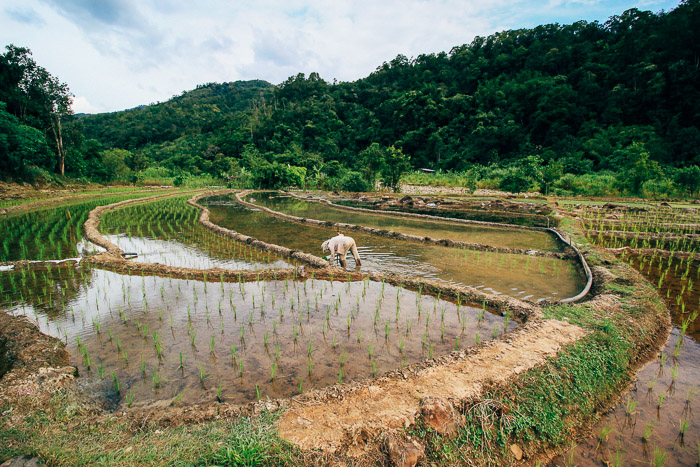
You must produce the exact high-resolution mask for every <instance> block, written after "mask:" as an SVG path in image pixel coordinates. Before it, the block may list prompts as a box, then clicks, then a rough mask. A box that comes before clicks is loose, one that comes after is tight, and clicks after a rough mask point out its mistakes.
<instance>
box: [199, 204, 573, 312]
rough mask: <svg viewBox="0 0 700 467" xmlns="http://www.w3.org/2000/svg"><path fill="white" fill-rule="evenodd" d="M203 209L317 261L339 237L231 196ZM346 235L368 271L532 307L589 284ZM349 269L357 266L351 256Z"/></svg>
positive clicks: (557, 262)
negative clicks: (510, 298)
mask: <svg viewBox="0 0 700 467" xmlns="http://www.w3.org/2000/svg"><path fill="white" fill-rule="evenodd" d="M202 203H206V204H207V206H208V208H209V210H210V212H211V215H210V218H211V221H212V222H214V223H215V224H218V225H221V226H223V227H226V228H229V229H231V230H235V231H237V232H240V233H243V234H245V235H250V236H251V237H254V238H257V239H260V240H263V241H265V242H268V243H273V244H277V245H282V246H285V247H288V248H292V249H298V250H301V251H305V252H308V253H312V254H315V255H317V256H322V255H324V254H327V253H324V252H322V251H321V243H322V242H323V241H324V240H326V239H328V238H330V237H333V236H335V235H336V232H335V230H333V229H332V228H330V227H321V226H316V225H308V224H298V223H294V222H289V221H286V220H282V219H279V218H275V217H272V216H270V215H268V214H266V213H263V212H260V211H255V210H251V209H248V208H245V207H243V206H241V205H240V204H239V203H237V202H236V201H235V200H233V199H232V198H231V196H223V197H212V198H208V199H205V200H202ZM358 220H360V219H358ZM346 234H347V235H350V236H352V237H353V238H354V239H355V240H356V242H357V244H358V250H359V252H360V257H361V259H362V269H363V270H370V271H377V272H381V273H400V274H407V275H414V276H419V277H425V278H431V279H440V280H443V281H446V282H449V283H454V284H461V285H466V286H470V287H474V288H478V289H481V290H485V291H488V292H491V293H495V294H504V295H509V296H513V297H517V298H522V299H527V300H532V301H537V300H541V299H547V298H550V299H556V298H562V299H563V298H567V297H573V296H574V295H576V294H578V293H579V292H580V291H581V290H582V289H583V287H584V284H585V280H584V278H583V275H582V273H581V272H579V271H578V269H577V268H576V267H575V265H574V263H573V262H571V261H568V260H564V259H559V258H550V257H540V256H530V255H517V254H506V253H496V252H488V251H475V250H470V249H460V248H449V247H444V246H439V245H432V244H425V243H414V242H407V241H401V240H396V239H391V238H385V237H381V236H376V235H370V234H366V233H363V232H358V231H351V232H346ZM348 264H349V265H351V266H354V262H353V260H352V258H351V257H350V256H349V257H348Z"/></svg>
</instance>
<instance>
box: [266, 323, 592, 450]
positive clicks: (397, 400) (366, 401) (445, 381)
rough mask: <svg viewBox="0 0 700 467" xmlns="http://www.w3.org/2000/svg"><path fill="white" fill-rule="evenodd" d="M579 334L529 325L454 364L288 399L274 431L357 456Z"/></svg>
mask: <svg viewBox="0 0 700 467" xmlns="http://www.w3.org/2000/svg"><path fill="white" fill-rule="evenodd" d="M584 334H585V331H584V330H583V329H582V328H580V327H578V326H574V325H571V324H568V323H565V322H561V321H555V320H544V321H537V322H533V323H529V324H527V325H525V326H523V327H521V328H520V329H519V330H517V331H515V332H513V333H512V334H511V335H510V336H509V337H507V338H506V339H505V340H503V341H494V342H489V343H488V344H486V345H484V346H482V347H480V348H478V349H477V350H476V351H472V352H471V353H469V352H467V353H466V355H464V356H462V357H461V358H457V359H455V360H454V361H451V362H448V363H444V364H437V365H434V366H430V367H428V368H424V369H420V370H417V371H415V372H413V373H411V372H403V374H404V378H403V379H397V378H379V379H377V380H373V381H370V382H368V383H366V384H361V385H358V386H355V387H353V388H352V389H351V390H350V391H348V392H345V393H342V394H341V395H339V396H338V398H337V399H331V400H324V401H315V400H314V398H313V393H311V394H310V395H309V396H306V397H300V398H299V399H294V400H293V401H292V403H291V405H290V407H289V409H288V410H287V411H285V412H284V414H283V415H282V417H281V418H280V420H279V431H280V434H281V436H282V437H283V438H284V439H286V440H288V441H290V442H292V443H294V444H296V445H298V446H299V447H301V448H302V449H321V450H323V451H326V452H329V453H334V452H340V451H344V452H347V453H348V454H349V455H351V456H361V455H363V454H364V453H365V441H367V440H370V439H376V438H377V437H380V436H382V435H385V434H386V433H387V432H391V431H393V430H397V429H401V428H404V427H408V426H410V425H412V424H413V423H414V422H415V420H416V417H418V416H419V414H421V411H423V412H424V413H425V407H426V404H431V405H432V404H434V399H435V398H439V399H442V400H454V399H457V400H465V399H470V398H473V397H476V396H478V395H479V393H480V392H481V390H482V388H483V387H484V385H485V384H486V383H491V382H497V383H500V382H505V381H506V380H508V379H509V378H511V377H513V376H515V375H517V374H519V373H522V372H524V371H526V370H528V369H530V368H533V367H534V366H536V365H539V364H542V363H544V361H545V359H546V358H547V357H550V356H554V355H555V354H556V353H557V352H559V350H560V349H561V348H562V347H563V346H565V345H567V344H570V343H572V342H574V341H576V340H577V339H579V338H581V337H582V336H583V335H584ZM357 358H362V357H361V356H357ZM448 404H449V403H448ZM448 412H449V410H448ZM446 423H450V421H449V420H446ZM370 444H374V443H370Z"/></svg>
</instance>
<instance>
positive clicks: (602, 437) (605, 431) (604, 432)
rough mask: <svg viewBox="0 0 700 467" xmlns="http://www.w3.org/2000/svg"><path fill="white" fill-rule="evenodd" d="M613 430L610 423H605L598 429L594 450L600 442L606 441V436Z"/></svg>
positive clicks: (598, 446)
mask: <svg viewBox="0 0 700 467" xmlns="http://www.w3.org/2000/svg"><path fill="white" fill-rule="evenodd" d="M613 431H614V429H613V427H611V426H610V425H605V426H603V428H601V429H600V433H598V445H597V446H596V451H597V450H598V449H599V448H600V446H601V444H604V443H607V442H608V438H609V436H610V434H611V433H612V432H613Z"/></svg>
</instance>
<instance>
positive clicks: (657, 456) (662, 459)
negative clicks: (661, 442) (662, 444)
mask: <svg viewBox="0 0 700 467" xmlns="http://www.w3.org/2000/svg"><path fill="white" fill-rule="evenodd" d="M665 463H666V452H665V451H663V450H662V449H659V448H658V447H656V446H655V447H654V454H653V457H652V460H651V465H653V466H654V467H662V466H663V465H664V464H665Z"/></svg>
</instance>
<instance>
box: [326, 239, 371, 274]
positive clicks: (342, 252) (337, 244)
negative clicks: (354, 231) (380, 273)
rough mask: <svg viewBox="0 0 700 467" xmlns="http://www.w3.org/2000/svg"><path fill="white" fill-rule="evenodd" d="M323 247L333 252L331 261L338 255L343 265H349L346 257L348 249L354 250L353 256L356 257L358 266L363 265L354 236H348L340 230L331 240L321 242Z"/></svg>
mask: <svg viewBox="0 0 700 467" xmlns="http://www.w3.org/2000/svg"><path fill="white" fill-rule="evenodd" d="M321 248H323V251H328V252H330V253H331V261H333V260H334V259H335V257H336V255H338V256H339V257H340V258H339V259H340V264H341V266H343V267H346V266H347V263H346V261H345V257H346V256H347V254H348V251H351V252H352V256H353V258H355V264H357V266H361V265H362V262H361V261H360V255H359V254H358V253H357V245H355V240H354V239H353V238H352V237H346V236H345V235H343V234H341V233H340V232H338V235H336V236H335V237H333V238H331V239H330V240H326V241H325V242H323V243H322V244H321Z"/></svg>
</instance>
